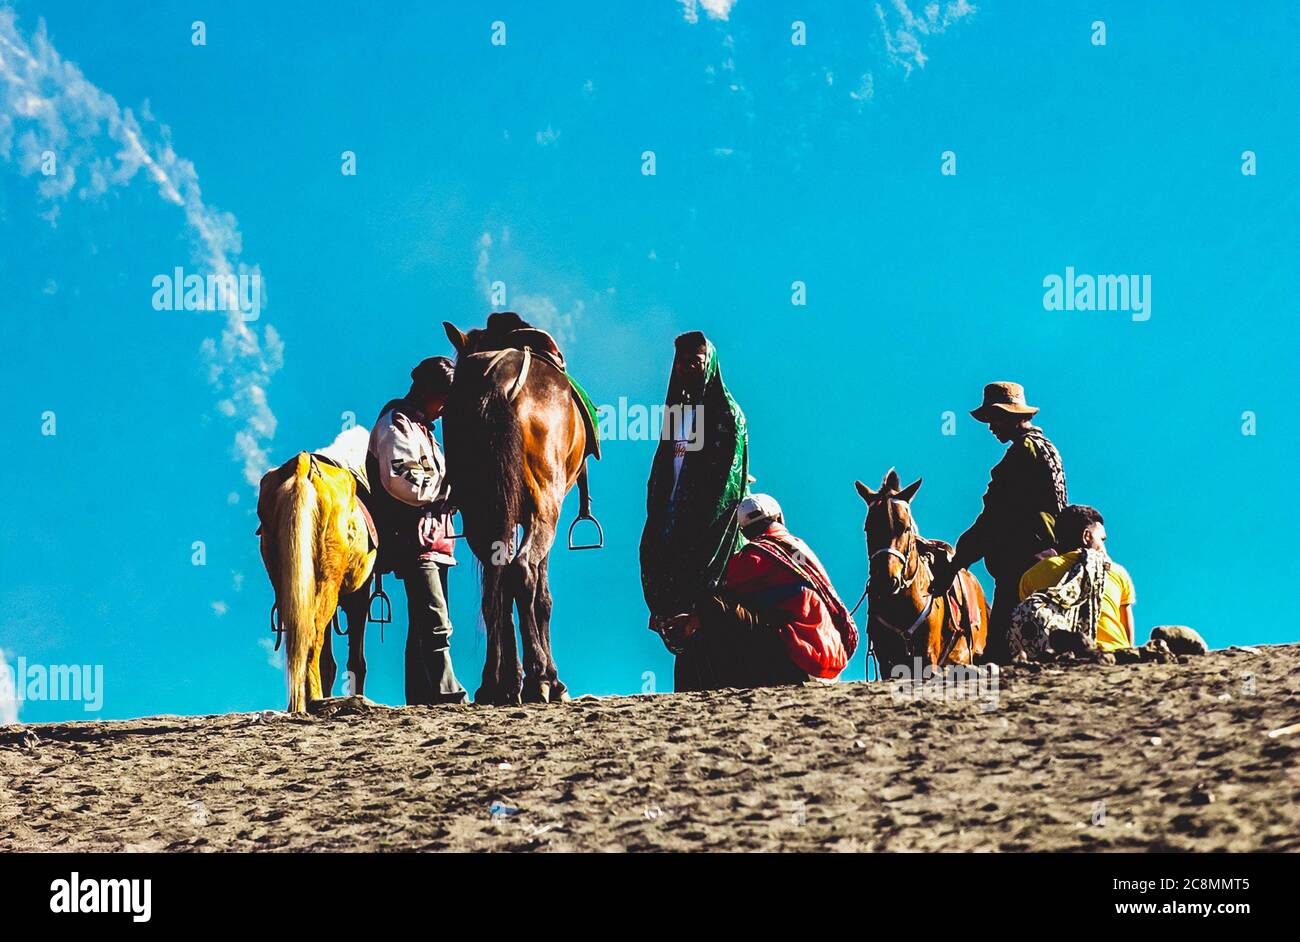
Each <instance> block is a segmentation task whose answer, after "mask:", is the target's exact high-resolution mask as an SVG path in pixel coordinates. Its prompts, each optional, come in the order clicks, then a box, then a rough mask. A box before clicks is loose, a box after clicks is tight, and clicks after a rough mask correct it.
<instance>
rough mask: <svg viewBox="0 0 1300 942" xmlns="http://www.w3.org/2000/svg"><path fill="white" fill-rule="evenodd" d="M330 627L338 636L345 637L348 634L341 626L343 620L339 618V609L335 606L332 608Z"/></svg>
mask: <svg viewBox="0 0 1300 942" xmlns="http://www.w3.org/2000/svg"><path fill="white" fill-rule="evenodd" d="M330 627H331V628H333V629H334V633H335V634H336V635H338V636H339V637H340V638H346V637H347V636H348V633H347V631H346V630H345V629H344V627H343V622H342V621H340V620H339V610H338V609H337V608H336V609H334V617H333V618H331V619H330Z"/></svg>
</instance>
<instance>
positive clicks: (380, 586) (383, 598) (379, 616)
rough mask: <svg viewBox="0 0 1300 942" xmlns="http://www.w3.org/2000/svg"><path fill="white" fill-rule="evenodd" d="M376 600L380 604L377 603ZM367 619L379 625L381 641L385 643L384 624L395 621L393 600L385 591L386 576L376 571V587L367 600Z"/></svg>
mask: <svg viewBox="0 0 1300 942" xmlns="http://www.w3.org/2000/svg"><path fill="white" fill-rule="evenodd" d="M376 602H378V603H379V604H378V605H376V604H375V603H376ZM376 609H378V611H377V612H376ZM366 621H368V622H373V623H374V624H376V625H378V626H379V643H380V644H383V643H384V625H391V624H392V623H393V602H392V600H391V599H390V598H389V597H388V593H387V592H385V591H384V577H383V575H382V574H380V573H375V588H374V591H373V592H371V593H370V599H369V600H368V601H367V602H366Z"/></svg>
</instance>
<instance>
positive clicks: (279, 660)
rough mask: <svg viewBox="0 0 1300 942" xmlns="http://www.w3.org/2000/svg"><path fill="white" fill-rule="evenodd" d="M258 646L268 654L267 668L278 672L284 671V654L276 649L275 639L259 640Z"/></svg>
mask: <svg viewBox="0 0 1300 942" xmlns="http://www.w3.org/2000/svg"><path fill="white" fill-rule="evenodd" d="M257 646H258V647H259V648H261V649H262V650H263V651H264V652H266V666H267V667H273V668H275V669H276V670H278V671H282V670H284V652H283V651H277V650H276V649H275V640H274V639H273V638H258V639H257Z"/></svg>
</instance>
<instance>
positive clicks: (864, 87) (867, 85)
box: [849, 72, 876, 101]
mask: <svg viewBox="0 0 1300 942" xmlns="http://www.w3.org/2000/svg"><path fill="white" fill-rule="evenodd" d="M875 94H876V85H875V80H874V79H873V78H872V77H871V73H870V72H868V73H866V74H865V75H863V76H862V80H861V81H860V82H858V87H857V89H856V90H855V91H851V92H849V97H850V98H852V99H853V100H854V101H870V100H871V98H872V96H874V95H875Z"/></svg>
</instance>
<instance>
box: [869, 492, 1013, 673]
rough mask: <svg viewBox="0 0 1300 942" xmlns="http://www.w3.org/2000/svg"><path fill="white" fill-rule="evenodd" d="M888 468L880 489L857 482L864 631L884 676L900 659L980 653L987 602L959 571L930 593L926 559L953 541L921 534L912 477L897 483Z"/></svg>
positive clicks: (950, 659) (941, 660) (964, 657)
mask: <svg viewBox="0 0 1300 942" xmlns="http://www.w3.org/2000/svg"><path fill="white" fill-rule="evenodd" d="M899 483H900V482H899V479H898V473H897V472H896V471H894V469H893V468H890V469H889V473H888V474H886V475H885V479H884V480H883V481H882V482H881V485H880V490H878V491H873V490H872V489H871V488H869V487H867V486H866V485H865V484H863V483H862V482H861V481H857V482H855V485H856V487H857V489H858V494H859V495H860V496H861V497H862V499H863V500H864V501H866V504H867V519H866V523H865V524H864V529H865V530H866V534H867V572H868V575H867V594H868V596H869V598H870V600H871V601H870V604H869V606H868V609H867V635H868V637H869V638H870V639H871V644H872V647H873V648H874V650H875V654H876V661H877V663H878V664H879V666H880V673H881V676H882V677H888V676H890V673H891V671H892V669H893V668H894V667H895V666H896V665H899V664H904V665H908V666H911V664H912V662H913V660H914V659H915V658H920V660H921V664H922V666H927V665H939V666H946V665H949V664H973V663H974V662H975V658H977V657H978V656H979V655H981V654H983V653H984V645H985V641H986V639H987V636H988V624H989V607H988V602H987V600H986V599H985V597H984V589H983V588H982V587H981V586H980V583H979V580H978V579H976V578H975V576H974V575H972V574H971V573H970V572H969V571H968V570H965V569H963V570H961V571H960V572H959V573H958V574H957V578H956V579H955V580H953V588H952V589H950V590H949V591H948V593H947V594H945V595H944V596H943V597H941V598H932V597H931V595H930V562H929V560H930V559H931V558H933V555H934V554H935V553H950V552H951V547H949V546H948V544H946V543H943V542H940V541H939V540H927V539H925V538H924V537H922V536H921V533H920V531H919V530H918V528H917V525H916V521H915V519H914V518H913V517H912V505H911V501H912V498H914V497H915V496H916V492H917V491H918V490H920V488H921V480H920V478H918V479H917V480H916V481H914V482H913V483H911V484H909V485H908V486H907V487H905V488H902V489H900V488H899Z"/></svg>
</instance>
